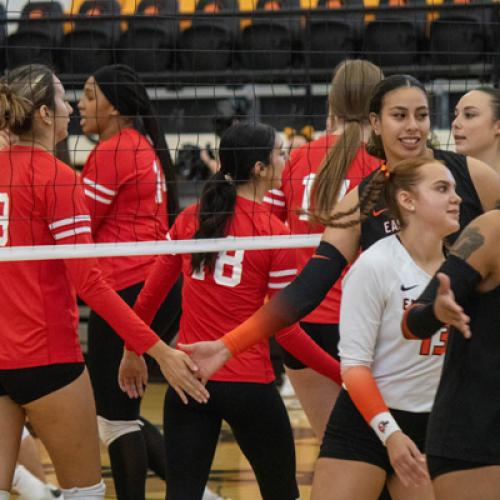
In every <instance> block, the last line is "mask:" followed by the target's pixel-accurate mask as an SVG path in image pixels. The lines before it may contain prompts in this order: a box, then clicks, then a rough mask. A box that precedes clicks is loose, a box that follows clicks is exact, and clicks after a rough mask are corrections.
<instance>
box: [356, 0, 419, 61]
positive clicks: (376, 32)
mask: <svg viewBox="0 0 500 500" xmlns="http://www.w3.org/2000/svg"><path fill="white" fill-rule="evenodd" d="M379 5H380V6H383V7H388V9H387V10H381V11H380V12H377V13H376V14H375V19H374V20H373V21H371V22H368V23H367V25H366V27H365V30H364V40H363V52H364V53H365V54H366V57H367V58H368V59H370V60H371V61H372V62H374V63H375V64H378V65H380V66H399V65H410V64H415V63H417V62H418V55H419V53H422V52H423V50H422V49H423V48H424V35H425V28H426V12H425V11H412V12H408V11H407V10H406V7H407V6H417V5H425V0H380V4H379Z"/></svg>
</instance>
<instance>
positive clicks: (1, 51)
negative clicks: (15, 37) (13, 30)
mask: <svg viewBox="0 0 500 500" xmlns="http://www.w3.org/2000/svg"><path fill="white" fill-rule="evenodd" d="M5 19H7V15H6V12H5V7H4V6H3V4H0V20H2V21H3V20H5ZM6 39H7V26H6V25H5V24H0V71H3V70H4V69H5V56H6V54H5V40H6Z"/></svg>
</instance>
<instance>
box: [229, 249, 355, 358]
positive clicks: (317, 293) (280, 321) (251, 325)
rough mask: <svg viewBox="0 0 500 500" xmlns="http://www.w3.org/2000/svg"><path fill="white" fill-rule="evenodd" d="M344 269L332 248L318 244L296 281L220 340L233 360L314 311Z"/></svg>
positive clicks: (344, 263)
mask: <svg viewBox="0 0 500 500" xmlns="http://www.w3.org/2000/svg"><path fill="white" fill-rule="evenodd" d="M346 265H347V261H346V259H345V258H344V256H343V255H342V254H341V253H340V252H339V251H338V250H337V249H336V248H335V247H334V246H333V245H330V244H329V243H326V242H321V243H320V245H319V246H318V248H317V249H316V252H315V253H314V255H313V256H312V257H311V259H310V260H309V262H308V263H307V264H306V266H305V267H304V268H303V269H302V271H301V273H300V274H299V275H298V276H297V278H295V280H294V281H293V282H292V283H291V284H290V285H288V286H287V287H286V288H285V289H283V290H282V291H281V292H280V293H278V294H276V295H275V296H274V297H273V298H272V299H271V300H270V301H269V302H268V303H267V304H265V305H264V306H262V307H261V308H260V309H259V310H258V311H257V312H255V313H254V314H253V315H252V316H250V318H248V319H247V320H246V321H245V322H244V323H242V324H241V325H240V326H238V327H237V328H235V329H234V330H232V331H231V332H229V333H227V334H226V335H224V337H222V340H223V342H224V343H225V344H226V346H227V348H228V349H229V350H230V351H231V353H232V354H233V356H235V355H236V354H238V353H240V352H242V351H244V350H245V349H248V348H249V347H251V346H252V345H254V344H256V343H257V342H260V341H261V340H263V339H265V338H268V337H270V336H271V335H274V334H275V333H276V332H277V331H279V330H281V329H282V328H285V327H287V326H290V325H292V324H293V323H296V322H297V321H299V320H300V319H301V318H303V317H304V316H306V315H307V314H309V313H310V312H312V311H314V309H316V307H318V305H319V304H320V303H321V301H322V300H323V299H324V298H325V296H326V294H327V293H328V292H329V290H330V289H331V288H332V286H333V285H334V284H335V282H336V281H337V280H338V279H339V277H340V276H341V274H342V271H343V270H344V268H345V266H346Z"/></svg>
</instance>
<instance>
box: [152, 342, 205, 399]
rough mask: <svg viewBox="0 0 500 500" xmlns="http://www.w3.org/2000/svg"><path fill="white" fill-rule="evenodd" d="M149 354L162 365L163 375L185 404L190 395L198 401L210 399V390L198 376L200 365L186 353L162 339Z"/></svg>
mask: <svg viewBox="0 0 500 500" xmlns="http://www.w3.org/2000/svg"><path fill="white" fill-rule="evenodd" d="M148 354H150V355H151V356H153V358H154V359H155V360H156V361H157V363H158V364H159V365H160V369H161V372H162V373H163V376H164V377H165V379H166V380H167V382H168V384H169V385H170V387H172V389H174V391H175V392H176V393H177V394H178V396H179V397H180V398H181V400H182V402H183V403H184V404H187V403H188V398H187V396H188V395H189V396H191V397H192V398H193V399H194V400H195V401H198V403H206V402H207V401H208V398H209V394H208V391H207V389H206V388H205V386H204V385H203V384H202V383H201V381H200V380H198V378H197V373H198V371H199V370H198V366H197V365H196V363H195V362H194V361H192V360H191V359H190V357H189V356H188V355H187V354H186V353H184V352H181V351H178V350H176V349H172V348H171V347H169V346H168V345H167V344H165V343H164V342H161V341H160V342H157V343H156V344H155V345H154V346H153V347H152V348H151V349H149V350H148Z"/></svg>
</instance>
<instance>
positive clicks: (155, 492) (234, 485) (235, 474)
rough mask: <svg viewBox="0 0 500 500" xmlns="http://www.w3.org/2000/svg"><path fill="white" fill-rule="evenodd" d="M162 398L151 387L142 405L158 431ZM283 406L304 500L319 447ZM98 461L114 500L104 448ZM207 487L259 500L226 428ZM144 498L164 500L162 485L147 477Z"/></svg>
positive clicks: (297, 412)
mask: <svg viewBox="0 0 500 500" xmlns="http://www.w3.org/2000/svg"><path fill="white" fill-rule="evenodd" d="M164 394H165V385H164V384H150V385H149V387H148V389H147V391H146V395H145V397H144V400H143V403H142V415H143V416H144V417H146V418H147V419H149V420H150V421H151V422H152V423H153V424H155V425H158V426H159V427H160V428H161V426H162V409H163V396H164ZM285 404H286V406H287V408H288V413H289V415H290V420H291V422H292V427H293V430H294V435H295V448H296V453H297V481H298V483H299V488H300V494H301V496H300V498H301V499H302V500H307V499H308V498H309V496H310V491H311V482H312V471H313V466H314V462H315V461H316V458H317V455H318V450H319V446H318V442H317V440H316V438H315V437H314V434H313V432H312V430H311V428H310V426H309V423H308V422H307V419H306V417H305V415H304V412H303V411H302V409H301V407H300V404H299V403H298V401H297V399H296V398H295V397H291V398H285ZM40 447H41V449H42V459H43V464H44V468H45V471H46V473H47V477H48V478H49V480H50V481H51V482H54V483H55V476H54V469H53V467H52V464H51V463H50V461H49V459H48V457H47V454H46V453H45V451H44V450H43V446H42V445H40ZM101 457H102V471H103V477H104V480H105V482H106V488H107V494H106V498H107V499H116V496H115V492H114V487H113V481H112V478H111V471H110V468H109V460H108V456H107V453H106V450H105V449H104V448H101ZM208 486H209V487H210V488H211V489H212V490H213V491H216V492H217V493H218V494H219V495H221V496H223V497H225V498H227V499H231V500H258V499H259V498H260V495H259V489H258V487H257V483H256V481H255V476H254V474H253V471H252V469H251V468H250V465H249V464H248V462H247V460H246V459H245V457H244V456H243V455H242V453H241V452H240V449H239V447H238V445H237V444H236V443H235V441H234V438H233V436H232V433H231V430H230V429H229V427H227V426H226V425H224V426H223V428H222V433H221V437H220V440H219V445H218V447H217V452H216V455H215V459H214V462H213V464H212V471H211V474H210V479H209V483H208ZM146 498H147V500H156V499H162V500H163V499H164V498H165V483H164V482H163V481H161V480H159V479H158V478H156V477H155V476H153V475H150V476H149V477H148V480H147V493H146Z"/></svg>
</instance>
